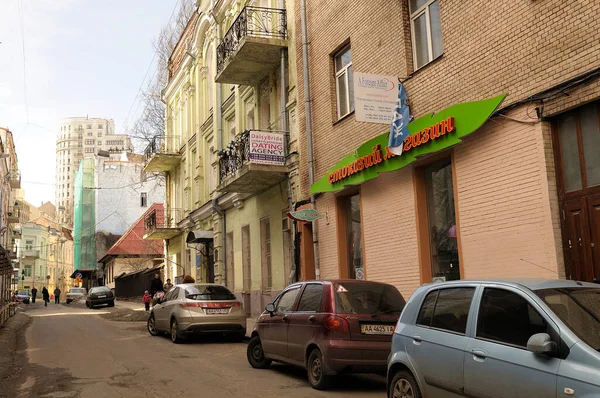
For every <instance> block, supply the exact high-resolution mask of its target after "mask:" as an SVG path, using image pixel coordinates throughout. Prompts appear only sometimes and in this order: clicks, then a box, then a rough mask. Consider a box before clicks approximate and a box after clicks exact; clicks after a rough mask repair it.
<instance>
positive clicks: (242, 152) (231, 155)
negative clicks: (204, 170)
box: [218, 130, 287, 182]
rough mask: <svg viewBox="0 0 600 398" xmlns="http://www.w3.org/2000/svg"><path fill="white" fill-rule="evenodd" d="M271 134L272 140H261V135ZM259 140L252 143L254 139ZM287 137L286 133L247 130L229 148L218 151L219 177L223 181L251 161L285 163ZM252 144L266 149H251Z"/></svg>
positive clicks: (270, 163) (274, 163) (269, 163)
mask: <svg viewBox="0 0 600 398" xmlns="http://www.w3.org/2000/svg"><path fill="white" fill-rule="evenodd" d="M261 135H262V136H265V135H268V136H269V141H270V142H260V141H261V138H262V137H260V136H261ZM253 139H254V140H257V141H258V142H255V143H254V144H252V140H253ZM286 141H287V139H286V137H285V134H284V133H281V132H272V131H260V130H246V131H244V132H243V133H242V134H240V135H239V136H238V137H237V138H236V139H235V140H233V141H231V143H229V145H228V146H227V148H225V149H223V150H221V151H219V152H218V156H219V178H220V181H221V182H222V181H223V179H225V178H227V177H228V176H231V175H234V174H235V173H236V172H237V171H238V170H240V169H241V168H242V167H244V166H245V165H247V164H250V163H260V164H266V165H279V166H283V165H285V157H286V155H287V142H286ZM251 145H254V146H256V147H262V148H263V149H264V150H262V151H260V152H257V151H256V149H254V150H253V151H251Z"/></svg>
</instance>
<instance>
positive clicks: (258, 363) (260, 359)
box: [246, 336, 272, 369]
mask: <svg viewBox="0 0 600 398" xmlns="http://www.w3.org/2000/svg"><path fill="white" fill-rule="evenodd" d="M246 356H247V357H248V363H250V366H252V367H253V368H255V369H267V368H268V367H269V366H271V362H272V361H271V360H270V359H267V358H265V352H264V351H263V348H262V343H261V342H260V337H258V336H254V337H252V339H250V343H248V348H247V349H246Z"/></svg>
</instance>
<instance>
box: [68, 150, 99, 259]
mask: <svg viewBox="0 0 600 398" xmlns="http://www.w3.org/2000/svg"><path fill="white" fill-rule="evenodd" d="M94 167H95V160H94V159H93V158H85V159H83V160H82V161H81V163H80V164H79V170H77V172H76V174H75V186H74V188H75V192H74V193H75V201H74V208H73V216H74V222H73V234H74V237H73V238H74V244H75V247H74V259H73V261H74V264H73V265H74V267H75V268H74V269H76V270H83V269H95V268H96V193H95V190H94Z"/></svg>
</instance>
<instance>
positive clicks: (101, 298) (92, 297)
mask: <svg viewBox="0 0 600 398" xmlns="http://www.w3.org/2000/svg"><path fill="white" fill-rule="evenodd" d="M103 304H107V305H108V306H109V307H114V306H115V295H114V294H113V292H112V290H110V288H108V287H106V286H97V287H93V288H91V289H90V292H89V293H88V295H87V298H86V300H85V305H86V307H88V308H94V307H95V306H97V305H103Z"/></svg>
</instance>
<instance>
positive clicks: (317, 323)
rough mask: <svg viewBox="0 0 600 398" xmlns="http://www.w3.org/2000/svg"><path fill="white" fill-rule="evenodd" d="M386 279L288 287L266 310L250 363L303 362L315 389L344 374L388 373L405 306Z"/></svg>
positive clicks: (249, 353) (250, 348) (250, 346)
mask: <svg viewBox="0 0 600 398" xmlns="http://www.w3.org/2000/svg"><path fill="white" fill-rule="evenodd" d="M405 303H406V302H405V300H404V298H403V297H402V295H401V294H400V292H398V290H397V289H396V288H395V287H394V286H392V285H388V284H385V283H378V282H368V281H358V280H334V281H309V282H301V283H295V284H292V285H290V286H288V287H287V288H286V289H285V290H284V291H283V292H281V294H280V295H279V296H278V297H277V299H275V301H274V302H273V303H271V304H268V305H267V306H266V308H265V312H263V313H262V314H261V315H260V317H259V319H258V322H257V323H256V326H255V327H254V330H253V331H252V336H251V340H250V343H249V344H248V351H247V356H248V362H249V363H250V365H252V367H254V368H260V369H264V368H268V367H269V366H270V365H271V362H272V361H278V362H285V363H289V364H293V365H298V366H302V367H304V368H306V369H307V371H308V380H309V381H310V384H311V385H312V387H313V388H316V389H324V388H326V387H327V385H328V384H329V382H330V380H331V376H333V375H335V374H337V373H341V372H349V373H381V374H385V371H386V364H387V359H388V355H389V353H390V349H391V342H392V335H393V333H394V328H395V326H396V322H397V321H398V317H399V316H400V313H401V312H402V309H403V308H404V305H405Z"/></svg>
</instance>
